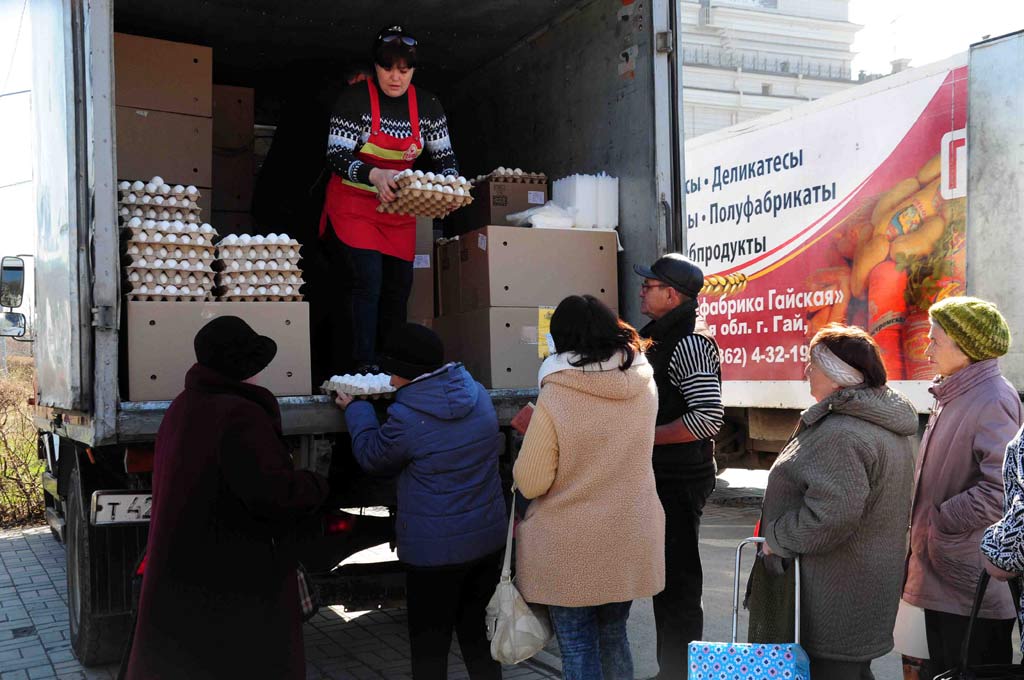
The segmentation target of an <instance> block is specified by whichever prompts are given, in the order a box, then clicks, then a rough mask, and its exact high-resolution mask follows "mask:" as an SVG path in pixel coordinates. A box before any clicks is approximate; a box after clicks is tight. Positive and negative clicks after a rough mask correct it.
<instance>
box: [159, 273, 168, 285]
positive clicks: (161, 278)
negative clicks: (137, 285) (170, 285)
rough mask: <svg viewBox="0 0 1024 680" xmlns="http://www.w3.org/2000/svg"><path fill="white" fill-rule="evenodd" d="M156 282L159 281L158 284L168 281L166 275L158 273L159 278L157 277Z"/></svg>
mask: <svg viewBox="0 0 1024 680" xmlns="http://www.w3.org/2000/svg"><path fill="white" fill-rule="evenodd" d="M156 280H157V281H159V282H160V283H167V281H168V279H167V274H164V273H163V272H160V276H158V277H157V278H156Z"/></svg>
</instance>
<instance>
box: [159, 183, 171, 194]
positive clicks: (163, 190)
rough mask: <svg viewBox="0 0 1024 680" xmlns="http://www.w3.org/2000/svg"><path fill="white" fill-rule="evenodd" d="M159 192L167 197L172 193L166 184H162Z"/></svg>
mask: <svg viewBox="0 0 1024 680" xmlns="http://www.w3.org/2000/svg"><path fill="white" fill-rule="evenodd" d="M159 191H160V193H161V194H163V195H164V196H166V195H168V194H169V193H171V187H169V186H167V185H166V184H161V185H160V189H159Z"/></svg>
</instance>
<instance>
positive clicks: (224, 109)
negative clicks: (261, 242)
mask: <svg viewBox="0 0 1024 680" xmlns="http://www.w3.org/2000/svg"><path fill="white" fill-rule="evenodd" d="M254 100H255V93H254V91H253V89H252V88H248V87H234V86H231V85H214V86H213V186H214V188H216V189H217V192H216V193H215V194H214V199H213V209H214V211H215V212H214V223H215V224H216V225H218V227H219V228H220V229H221V230H222V231H224V232H225V233H236V232H239V231H246V230H248V229H249V228H251V227H252V217H251V215H250V210H251V207H252V194H253V186H254V184H255V156H254V154H253V148H254V143H255V133H254V127H255V108H254Z"/></svg>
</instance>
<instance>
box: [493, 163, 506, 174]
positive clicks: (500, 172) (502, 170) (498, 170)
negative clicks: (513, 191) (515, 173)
mask: <svg viewBox="0 0 1024 680" xmlns="http://www.w3.org/2000/svg"><path fill="white" fill-rule="evenodd" d="M494 173H495V174H497V175H504V174H505V166H504V165H499V166H498V169H497V170H495V171H494Z"/></svg>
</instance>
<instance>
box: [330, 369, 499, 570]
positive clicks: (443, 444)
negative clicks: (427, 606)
mask: <svg viewBox="0 0 1024 680" xmlns="http://www.w3.org/2000/svg"><path fill="white" fill-rule="evenodd" d="M345 420H346V422H347V423H348V429H349V432H350V433H351V435H352V452H353V454H354V455H355V458H356V460H357V461H359V464H360V465H361V466H362V467H363V469H365V470H366V471H367V472H370V473H372V474H396V473H397V474H398V521H397V534H398V557H399V559H400V560H402V561H403V562H406V563H407V564H412V565H415V566H420V567H430V566H440V565H445V564H461V563H464V562H469V561H471V560H475V559H477V558H480V557H483V556H485V555H489V554H491V553H494V552H496V551H497V550H499V549H500V548H501V547H502V545H503V544H504V543H505V531H506V528H507V526H508V525H507V522H508V515H506V514H505V500H504V498H503V497H502V493H501V480H500V478H499V476H498V454H499V452H500V450H501V444H500V442H501V435H500V434H499V433H498V416H497V414H496V413H495V412H494V405H493V404H491V399H490V396H489V395H488V394H487V390H485V389H484V388H483V386H482V385H480V384H479V383H477V382H475V381H474V380H473V377H472V376H471V375H470V374H469V372H468V371H467V370H466V369H465V368H464V367H463V366H462V364H449V365H447V366H445V367H443V368H441V369H440V370H438V371H436V372H435V373H433V374H431V375H430V376H429V377H425V378H421V379H419V380H416V381H415V382H412V383H409V384H408V385H406V386H404V387H402V388H400V389H399V390H398V391H397V392H395V403H394V404H393V405H392V406H391V407H390V408H388V418H387V420H386V421H384V423H383V424H381V423H380V422H379V421H378V420H377V415H376V413H375V412H374V410H373V407H372V406H371V405H370V404H369V402H366V401H356V402H353V403H352V404H351V405H350V406H349V407H348V408H347V409H346V410H345Z"/></svg>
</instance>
